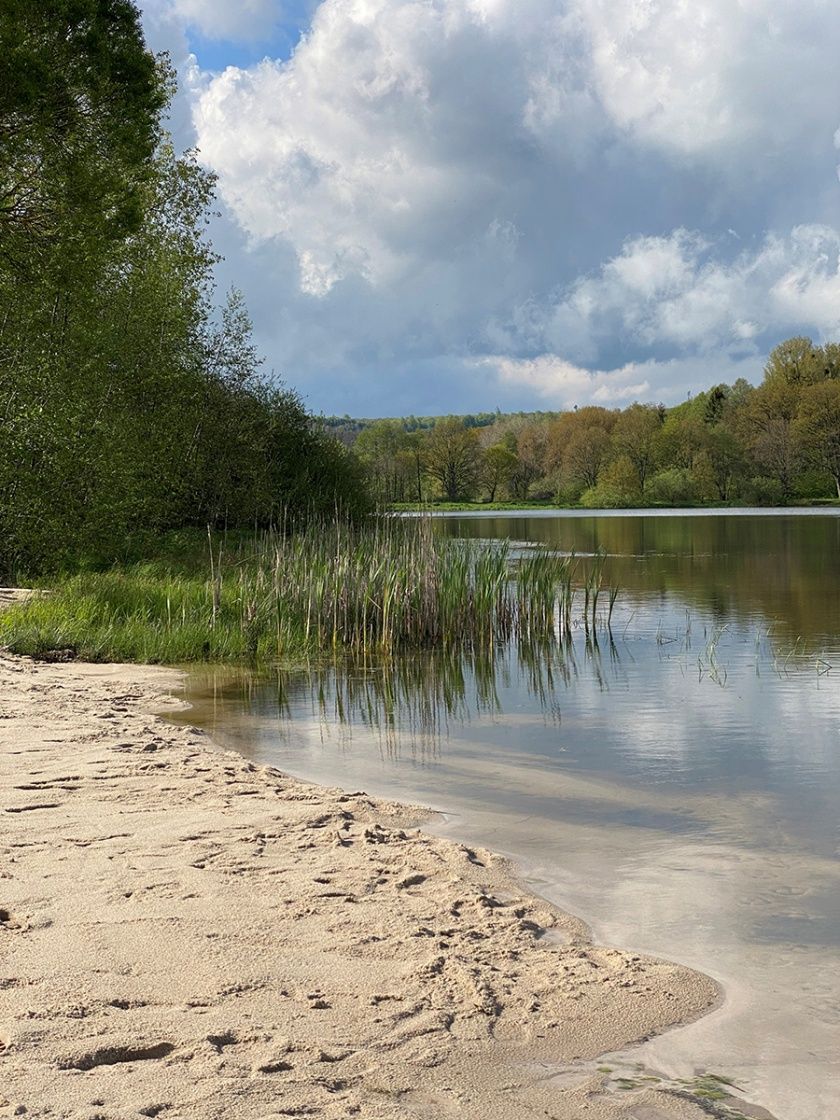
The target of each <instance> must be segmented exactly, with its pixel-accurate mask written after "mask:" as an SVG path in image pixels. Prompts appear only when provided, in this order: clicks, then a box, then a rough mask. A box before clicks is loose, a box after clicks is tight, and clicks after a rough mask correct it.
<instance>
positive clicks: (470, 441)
mask: <svg viewBox="0 0 840 1120" xmlns="http://www.w3.org/2000/svg"><path fill="white" fill-rule="evenodd" d="M424 463H425V467H426V472H427V474H429V476H430V477H431V478H432V479H434V481H435V482H436V483H437V484H438V486H439V487H440V490H441V493H442V494H443V496H444V497H445V498H446V499H447V500H448V501H450V502H456V501H458V500H459V499H462V498H471V497H472V496H473V494H474V493H475V490H476V487H477V485H478V481H479V477H480V472H481V448H480V445H479V442H478V433H477V431H476V429H475V428H467V427H466V426H465V424H464V422H463V420H459V419H458V418H457V417H454V416H449V417H446V418H445V419H442V420H439V421H438V422H437V424H435V426H434V427H433V428H432V429H431V431H429V433H428V435H427V436H426V441H425V446H424Z"/></svg>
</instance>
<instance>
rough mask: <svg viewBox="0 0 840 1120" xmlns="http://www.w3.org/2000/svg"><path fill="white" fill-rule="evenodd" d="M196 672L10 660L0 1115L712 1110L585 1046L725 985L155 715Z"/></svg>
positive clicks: (628, 1033) (674, 1113)
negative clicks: (601, 942)
mask: <svg viewBox="0 0 840 1120" xmlns="http://www.w3.org/2000/svg"><path fill="white" fill-rule="evenodd" d="M179 680H180V678H179V676H178V674H176V673H175V672H173V671H171V670H165V669H157V668H143V667H138V666H92V665H84V664H78V663H71V664H44V663H33V662H31V661H28V660H26V659H22V658H14V657H11V656H8V655H2V654H0V767H2V785H1V786H0V788H1V789H2V798H0V820H2V826H3V827H2V833H0V1116H4V1115H24V1114H25V1115H27V1116H29V1117H47V1116H49V1117H50V1118H52V1120H56V1118H58V1117H74V1118H80V1120H81V1118H86V1120H95V1118H96V1120H112V1118H127V1117H132V1118H136V1117H139V1116H147V1117H151V1116H164V1117H166V1118H167V1120H169V1118H176V1117H177V1118H184V1120H193V1118H195V1120H198V1118H201V1120H205V1118H211V1117H212V1118H219V1120H226V1118H229V1117H237V1118H239V1117H241V1118H248V1120H260V1118H264V1117H280V1116H311V1117H323V1118H330V1120H332V1118H335V1120H338V1118H344V1117H350V1116H359V1117H370V1118H379V1117H382V1118H386V1117H387V1118H398V1117H399V1118H402V1117H405V1118H408V1117H411V1118H416V1117H428V1118H431V1117H435V1118H438V1117H464V1118H467V1120H471V1118H479V1117H480V1118H482V1120H506V1118H517V1120H519V1118H526V1117H554V1118H558V1120H559V1118H563V1120H601V1118H604V1120H607V1118H609V1120H619V1118H622V1120H666V1118H672V1117H673V1118H681V1120H700V1118H701V1117H703V1116H704V1115H706V1113H705V1112H703V1111H701V1109H700V1108H699V1107H698V1106H697V1104H695V1103H692V1102H691V1101H689V1100H687V1099H684V1098H683V1097H682V1096H680V1095H679V1094H678V1093H677V1092H676V1091H675V1090H674V1089H673V1087H671V1088H667V1087H665V1088H663V1087H655V1086H651V1087H647V1088H635V1089H630V1090H625V1091H620V1090H617V1089H616V1087H615V1085H609V1084H606V1082H608V1081H609V1079H608V1078H604V1077H602V1076H600V1075H598V1074H597V1073H595V1071H594V1069H593V1068H592V1066H591V1064H590V1065H588V1066H586V1065H584V1064H583V1063H584V1062H585V1061H586V1060H587V1059H592V1058H594V1057H595V1056H596V1055H598V1054H600V1053H604V1052H607V1051H612V1050H616V1049H618V1048H620V1047H623V1046H624V1045H625V1044H627V1043H631V1042H633V1041H635V1040H641V1039H644V1038H646V1037H649V1036H650V1035H652V1034H653V1033H656V1032H660V1031H663V1030H665V1029H666V1028H668V1027H669V1026H672V1025H673V1024H676V1023H679V1022H682V1021H686V1020H689V1019H691V1018H694V1017H696V1016H698V1015H699V1014H701V1013H702V1012H703V1011H704V1010H705V1009H707V1008H709V1007H710V1006H711V1005H712V1004H714V1003H715V1002H716V1001H717V1000H718V998H719V992H718V990H717V988H716V986H715V984H714V983H713V982H712V981H711V980H710V979H709V978H708V977H705V976H702V975H700V974H698V973H696V972H692V971H690V970H689V969H686V968H683V967H681V966H678V965H675V964H671V963H667V962H663V961H657V960H653V959H650V958H646V957H641V956H639V955H637V954H634V953H629V952H623V951H621V950H618V949H615V948H605V947H600V946H596V945H593V944H592V943H591V941H590V938H589V935H588V931H587V930H586V928H585V927H584V926H583V925H582V924H581V923H580V922H579V921H577V920H576V919H575V918H573V917H570V916H569V915H567V914H564V913H562V912H560V911H558V910H556V909H555V908H553V907H552V906H551V905H549V904H548V903H546V902H544V901H542V900H540V899H539V898H535V897H534V896H532V895H529V894H528V893H527V892H526V891H525V889H524V888H523V887H522V885H521V884H520V883H519V882H518V881H517V879H516V876H515V873H514V869H513V868H512V867H511V866H510V864H509V863H508V862H507V861H505V860H504V859H503V858H502V857H500V856H497V855H494V854H493V853H492V852H488V851H484V850H481V849H476V850H472V849H469V848H467V847H464V846H463V845H459V844H457V843H454V842H452V841H450V840H446V839H442V838H440V837H434V836H431V835H429V834H427V833H425V832H423V830H422V827H419V826H420V825H422V821H423V817H424V814H423V812H422V811H421V810H419V809H418V810H413V809H410V808H407V807H405V806H401V805H397V804H393V803H387V802H383V801H381V800H374V799H373V798H371V797H368V796H367V795H366V794H364V793H362V792H352V791H342V790H337V789H324V788H320V787H316V786H313V785H309V784H306V783H304V782H301V781H298V780H296V779H293V778H290V777H288V776H286V775H284V774H282V773H280V772H278V771H277V770H275V769H273V768H271V767H257V766H254V765H253V764H252V763H249V762H248V761H246V760H245V759H244V758H242V757H240V756H239V755H236V754H232V753H230V752H225V751H222V750H221V749H219V748H217V747H215V746H214V745H213V743H212V742H211V741H210V740H209V739H208V738H207V737H206V736H205V735H203V734H202V733H201V732H200V731H198V730H196V729H195V728H190V727H184V726H176V725H174V724H171V723H169V722H167V721H165V720H164V719H163V718H160V717H158V716H156V715H155V714H154V712H155V711H158V712H160V711H164V710H165V709H166V708H167V706H169V707H175V706H177V705H178V704H179V701H177V699H175V698H174V697H173V695H172V693H173V692H177V689H178V685H179ZM577 1063H581V1065H580V1066H579V1067H578V1065H577ZM570 1065H571V1073H569V1072H568V1070H569V1067H570ZM556 1066H559V1067H562V1068H564V1069H566V1070H567V1072H566V1073H565V1074H564V1075H563V1076H559V1077H552V1072H553V1071H554V1069H555V1067H556Z"/></svg>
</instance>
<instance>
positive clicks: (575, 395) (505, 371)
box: [482, 354, 651, 408]
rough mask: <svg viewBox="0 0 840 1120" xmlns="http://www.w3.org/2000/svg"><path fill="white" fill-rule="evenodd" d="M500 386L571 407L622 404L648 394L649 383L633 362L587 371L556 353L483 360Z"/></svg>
mask: <svg viewBox="0 0 840 1120" xmlns="http://www.w3.org/2000/svg"><path fill="white" fill-rule="evenodd" d="M482 364H483V365H486V366H489V367H491V368H493V369H494V370H495V372H496V374H497V376H498V378H499V380H500V382H501V383H502V384H507V385H513V386H517V387H522V386H527V387H528V388H530V389H533V390H535V391H536V392H537V393H538V394H539V395H540V396H541V397H545V398H547V399H548V400H550V401H551V402H553V403H554V404H556V405H560V406H561V407H564V408H571V407H573V406H574V405H575V404H577V403H578V402H584V403H586V402H593V403H595V404H602V405H615V404H626V403H628V402H630V401H633V400H638V399H639V398H640V397H645V396H646V395H647V394H648V393H649V391H650V387H651V385H650V381H648V380H647V379H646V378H645V377H644V376H643V371H642V370H641V369H640V367H638V366H636V365H635V364H633V363H630V364H628V365H626V366H624V367H623V368H621V369H615V370H611V371H606V370H589V369H583V368H581V367H580V366H576V365H573V364H572V363H571V362H567V361H565V360H564V359H563V358H559V357H557V355H556V354H541V355H540V356H539V357H538V358H528V359H519V360H517V359H514V358H506V357H496V358H484V359H483V360H482Z"/></svg>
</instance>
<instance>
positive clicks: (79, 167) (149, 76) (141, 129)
mask: <svg viewBox="0 0 840 1120" xmlns="http://www.w3.org/2000/svg"><path fill="white" fill-rule="evenodd" d="M171 81H172V79H171V75H170V73H169V71H168V69H167V68H166V66H165V65H161V64H159V63H158V61H157V60H156V59H155V57H154V55H152V54H151V52H149V51H148V50H147V48H146V45H145V42H144V40H143V35H142V32H141V29H140V14H139V12H138V10H137V7H136V6H135V5H134V4H133V3H131V2H130V0H51V2H50V3H48V4H41V3H32V2H31V0H4V4H3V7H2V13H0V253H2V256H3V258H4V259H5V262H6V265H7V266H10V265H11V266H13V267H14V268H15V269H16V270H17V271H18V272H21V273H23V274H30V273H31V271H32V270H33V268H34V267H37V266H38V264H40V263H41V262H42V260H43V259H44V257H45V256H47V255H50V256H51V259H52V263H53V264H54V265H55V264H58V265H59V266H60V265H62V264H70V263H71V259H72V258H73V257H74V256H75V255H77V253H78V251H79V250H81V251H82V252H90V250H91V248H92V247H95V246H96V245H97V244H102V243H108V242H111V241H114V240H122V239H123V238H124V237H125V236H126V235H127V234H129V233H132V232H134V231H136V230H137V229H138V228H139V227H140V224H141V222H142V215H143V201H144V193H145V189H146V186H147V184H148V182H149V180H150V177H151V162H152V157H153V155H154V152H155V149H156V147H157V145H158V142H159V140H160V135H161V126H160V120H161V113H162V111H163V109H164V107H165V105H166V103H167V101H168V97H169V93H170V92H171ZM55 250H58V256H56V254H55Z"/></svg>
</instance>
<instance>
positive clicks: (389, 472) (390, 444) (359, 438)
mask: <svg viewBox="0 0 840 1120" xmlns="http://www.w3.org/2000/svg"><path fill="white" fill-rule="evenodd" d="M332 426H333V430H334V431H336V432H338V433H340V434H341V435H342V436H343V438H344V439H345V440H346V441H347V442H348V443H349V444H350V445H351V446H352V447H353V448H354V450H355V451H356V453H357V454H358V456H359V458H360V460H361V461H362V463H363V464H364V466H365V469H366V471H367V473H368V477H369V479H370V483H371V486H372V489H373V491H374V493H375V494H376V496H377V498H378V499H379V501H381V502H384V503H415V502H418V503H425V502H436V501H446V502H473V501H480V502H484V503H493V502H498V501H512V502H527V501H531V500H540V501H543V502H549V503H552V504H555V505H562V506H574V505H582V506H584V507H589V508H593V509H597V508H620V507H633V506H657V505H659V506H695V505H708V504H720V505H726V504H732V503H738V504H741V505H785V504H787V503H790V502H797V501H798V502H810V501H824V500H830V499H832V498H834V499H838V498H840V344H838V343H833V342H829V343H826V344H825V345H823V346H819V345H815V344H814V343H813V342H812V340H811V339H809V338H801V337H797V338H790V339H788V340H787V341H785V342H782V343H780V344H779V345H778V346H776V347H775V349H773V350H772V351H771V353H770V355H769V358H768V360H767V363H766V366H765V370H764V378H763V380H762V382H761V384H760V385H759V386H757V387H755V386H753V385H750V384H749V383H748V382H747V381H745V380H743V379H741V380H738V381H736V382H735V384H734V385H725V384H720V385H716V386H714V387H713V388H711V389H709V390H707V391H705V392H701V393H698V394H697V395H696V396H693V397H690V398H689V399H688V400H686V401H685V402H683V403H682V404H680V405H677V406H675V407H672V408H666V407H665V406H664V405H661V404H658V405H654V404H640V403H638V402H635V403H633V404H631V405H630V406H629V407H627V408H625V409H607V408H601V407H597V406H593V405H588V406H585V407H582V408H577V409H574V410H572V411H568V412H557V413H530V414H529V413H519V414H513V415H504V414H501V413H498V414H493V413H483V414H481V415H480V416H468V417H457V416H448V417H440V418H438V419H437V420H435V421H429V420H427V419H426V420H424V421H423V422H418V421H417V419H416V418H415V417H411V418H410V419H409V420H407V421H406V420H399V419H392V420H371V421H363V422H355V424H354V425H347V423H346V422H345V421H341V420H338V419H334V420H333V421H332Z"/></svg>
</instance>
